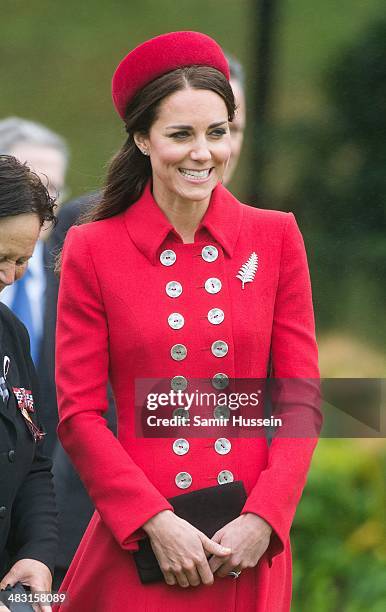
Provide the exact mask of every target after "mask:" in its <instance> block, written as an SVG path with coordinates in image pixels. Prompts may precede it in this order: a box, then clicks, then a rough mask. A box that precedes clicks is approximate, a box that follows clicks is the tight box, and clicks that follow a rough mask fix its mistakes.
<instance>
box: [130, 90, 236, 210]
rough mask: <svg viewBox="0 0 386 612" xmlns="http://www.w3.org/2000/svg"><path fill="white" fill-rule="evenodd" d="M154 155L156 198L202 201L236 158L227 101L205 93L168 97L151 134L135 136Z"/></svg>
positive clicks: (182, 91)
mask: <svg viewBox="0 0 386 612" xmlns="http://www.w3.org/2000/svg"><path fill="white" fill-rule="evenodd" d="M135 141H136V143H137V145H138V146H139V147H140V148H142V149H146V150H147V151H148V152H149V153H150V162H151V166H152V172H153V192H154V195H155V196H157V195H158V196H159V197H162V198H164V199H165V198H166V199H168V200H169V201H170V200H171V201H173V200H175V199H176V197H177V198H178V199H182V200H190V201H202V200H205V199H207V198H210V194H211V192H212V190H213V189H214V187H215V186H216V185H217V183H218V182H219V181H221V180H222V177H223V175H224V172H225V169H226V167H227V164H228V160H229V157H230V154H231V144H230V134H229V125H228V112H227V108H226V105H225V102H224V100H223V99H222V98H221V97H220V96H219V95H218V94H216V93H214V92H212V91H208V90H204V89H184V90H181V91H178V92H176V93H174V94H171V95H170V96H168V97H167V98H165V99H164V100H163V101H162V103H161V105H160V108H159V112H158V117H157V119H156V121H155V122H154V123H153V125H152V127H151V128H150V132H149V134H148V136H141V135H139V134H136V135H135Z"/></svg>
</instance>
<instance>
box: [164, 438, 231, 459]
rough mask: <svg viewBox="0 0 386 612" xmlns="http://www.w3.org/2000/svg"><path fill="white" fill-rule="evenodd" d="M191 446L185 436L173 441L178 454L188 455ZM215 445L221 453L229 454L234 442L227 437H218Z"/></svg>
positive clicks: (174, 449)
mask: <svg viewBox="0 0 386 612" xmlns="http://www.w3.org/2000/svg"><path fill="white" fill-rule="evenodd" d="M189 447H190V446H189V442H188V440H186V439H185V438H177V440H174V442H173V452H174V453H175V454H176V455H186V453H187V452H188V451H189ZM213 447H214V450H215V451H216V453H218V454H219V455H227V454H228V453H229V452H230V450H231V448H232V444H231V442H230V441H229V440H228V439H227V438H217V440H216V441H215V442H214V445H213Z"/></svg>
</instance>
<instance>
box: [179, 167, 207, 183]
mask: <svg viewBox="0 0 386 612" xmlns="http://www.w3.org/2000/svg"><path fill="white" fill-rule="evenodd" d="M212 170H213V168H207V169H206V170H190V169H188V168H178V172H179V173H180V174H181V175H182V176H183V177H184V178H187V179H189V180H190V181H197V182H201V181H205V180H206V179H207V178H209V175H210V173H211V172H212Z"/></svg>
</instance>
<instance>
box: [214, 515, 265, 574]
mask: <svg viewBox="0 0 386 612" xmlns="http://www.w3.org/2000/svg"><path fill="white" fill-rule="evenodd" d="M271 533H272V527H271V526H270V525H269V524H268V523H267V522H266V521H265V520H264V519H262V518H261V517H260V516H258V515H257V514H253V513H251V512H247V513H246V514H242V515H241V516H238V517H237V518H236V519H234V521H231V522H230V523H228V524H227V525H225V526H224V527H222V528H221V529H219V530H218V531H217V532H216V533H215V534H214V536H213V538H212V540H213V541H214V542H218V543H219V544H222V545H223V546H228V547H229V548H230V549H231V550H232V554H231V555H230V556H229V557H228V558H227V559H224V558H221V557H218V556H217V555H215V556H213V557H212V558H211V559H210V560H209V567H210V569H211V570H212V572H213V574H214V573H216V576H220V577H221V578H224V577H225V576H228V574H229V572H231V571H235V570H236V571H241V570H243V569H246V568H247V567H255V565H257V562H258V561H259V559H260V557H261V556H262V555H263V554H264V553H265V551H266V550H267V548H268V545H269V540H270V536H271Z"/></svg>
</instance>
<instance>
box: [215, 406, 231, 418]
mask: <svg viewBox="0 0 386 612" xmlns="http://www.w3.org/2000/svg"><path fill="white" fill-rule="evenodd" d="M230 414H231V411H230V410H229V408H228V406H216V408H215V409H214V410H213V416H214V418H215V419H229V417H230Z"/></svg>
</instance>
